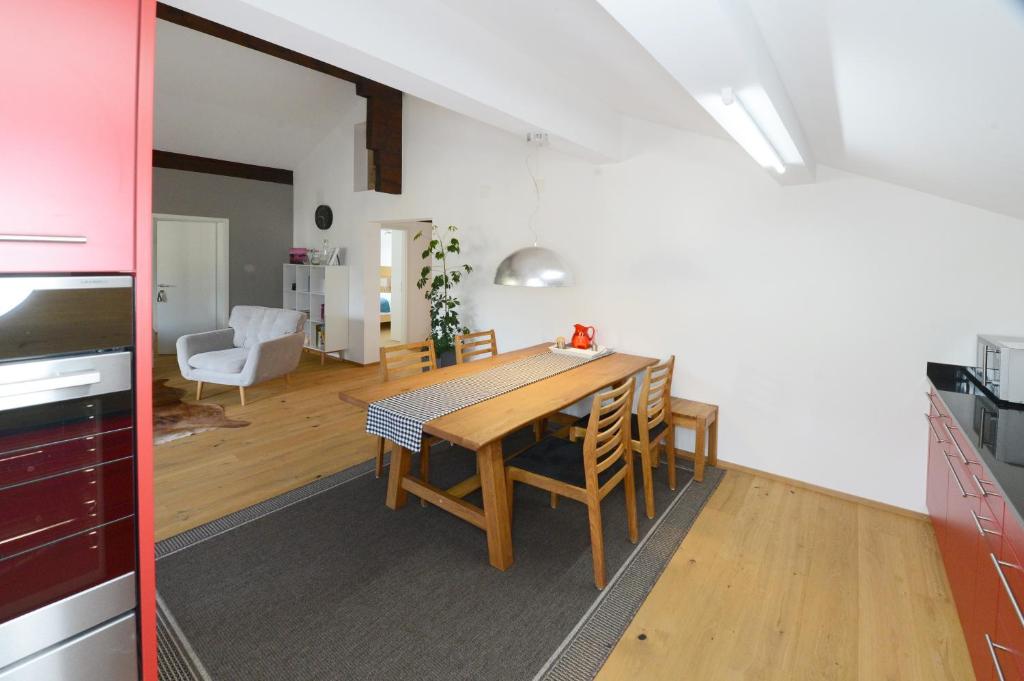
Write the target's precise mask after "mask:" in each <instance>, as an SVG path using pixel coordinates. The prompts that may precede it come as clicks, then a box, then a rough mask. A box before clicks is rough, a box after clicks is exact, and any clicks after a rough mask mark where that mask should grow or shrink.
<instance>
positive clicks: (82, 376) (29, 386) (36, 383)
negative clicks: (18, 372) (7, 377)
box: [0, 369, 103, 397]
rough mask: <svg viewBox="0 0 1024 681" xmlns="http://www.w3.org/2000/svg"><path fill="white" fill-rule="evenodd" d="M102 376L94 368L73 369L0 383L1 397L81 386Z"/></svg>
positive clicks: (96, 380)
mask: <svg viewBox="0 0 1024 681" xmlns="http://www.w3.org/2000/svg"><path fill="white" fill-rule="evenodd" d="M102 378H103V377H102V376H101V375H100V372H98V371H96V370H94V369H87V370H85V371H72V372H69V373H66V374H58V375H56V376H48V377H46V378H36V379H32V380H31V381H14V382H11V383H0V397H15V396H17V395H28V394H30V393H39V392H43V391H46V390H63V389H66V388H80V387H82V386H86V385H94V384H96V383H99V382H100V381H101V380H102Z"/></svg>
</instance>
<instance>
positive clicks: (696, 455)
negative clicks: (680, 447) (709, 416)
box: [693, 419, 708, 482]
mask: <svg viewBox="0 0 1024 681" xmlns="http://www.w3.org/2000/svg"><path fill="white" fill-rule="evenodd" d="M707 431H708V424H707V423H705V422H704V419H697V445H696V446H695V447H694V448H693V479H694V480H696V481H697V482H704V453H705V449H706V444H705V436H706V434H707Z"/></svg>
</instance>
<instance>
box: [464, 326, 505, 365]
mask: <svg viewBox="0 0 1024 681" xmlns="http://www.w3.org/2000/svg"><path fill="white" fill-rule="evenodd" d="M496 354H498V339H497V337H496V336H495V334H494V329H491V330H490V331H477V332H476V333H467V334H463V335H461V336H456V337H455V363H456V364H462V363H463V362H468V361H469V360H470V359H472V358H474V357H482V356H484V355H487V356H489V357H493V356H494V355H496Z"/></svg>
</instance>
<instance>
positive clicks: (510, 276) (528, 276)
mask: <svg viewBox="0 0 1024 681" xmlns="http://www.w3.org/2000/svg"><path fill="white" fill-rule="evenodd" d="M547 141H548V136H547V133H530V134H528V135H527V136H526V142H527V144H529V145H530V146H531V147H541V146H546V145H547ZM531 151H532V150H531ZM531 155H532V153H531V154H528V155H527V157H526V170H527V172H529V173H530V179H531V180H533V190H534V194H535V196H536V200H537V203H536V206H535V207H534V209H533V213H532V214H531V215H530V222H529V224H530V229H531V230H532V231H533V235H534V239H535V240H534V242H533V245H532V246H527V247H526V248H520V249H519V250H517V251H513V252H512V253H511V254H510V255H509V256H508V257H506V258H505V259H504V260H502V261H501V264H499V265H498V269H497V271H496V272H495V273H494V283H495V284H498V285H500V286H529V287H532V288H549V287H556V286H572V285H573V283H574V281H573V277H572V272H570V271H569V268H568V267H566V266H565V263H564V262H563V261H562V257H561V256H560V255H558V254H557V253H555V252H554V251H552V250H551V249H550V248H544V247H543V246H538V245H537V241H536V237H537V230H536V229H534V227H533V220H534V218H535V217H536V216H537V211H538V210H539V209H540V186H539V185H538V183H537V178H536V176H535V175H534V173H533V169H532V168H531V167H530V156H531Z"/></svg>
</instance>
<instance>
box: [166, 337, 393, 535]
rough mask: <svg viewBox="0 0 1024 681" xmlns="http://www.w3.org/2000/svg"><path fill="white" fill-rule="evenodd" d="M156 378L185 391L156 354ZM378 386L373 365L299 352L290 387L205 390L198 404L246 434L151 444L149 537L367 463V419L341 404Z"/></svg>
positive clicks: (272, 384)
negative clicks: (220, 411) (347, 392)
mask: <svg viewBox="0 0 1024 681" xmlns="http://www.w3.org/2000/svg"><path fill="white" fill-rule="evenodd" d="M154 375H155V377H156V378H166V379H168V385H171V386H174V387H179V388H187V389H188V390H189V395H188V398H190V399H191V398H193V397H195V383H194V382H189V381H185V380H184V379H182V378H181V374H180V373H179V372H178V365H177V362H176V361H175V359H174V357H172V356H169V355H159V356H157V358H156V362H155V366H154ZM378 380H380V370H379V368H378V367H376V366H369V367H360V366H355V365H352V364H346V363H342V362H338V361H335V360H330V359H329V360H327V362H326V365H325V366H323V367H321V366H320V360H319V356H318V355H311V354H304V356H303V360H302V362H301V363H300V365H299V369H298V370H297V371H296V372H295V373H293V374H292V377H291V386H290V387H287V386H285V383H284V380H283V379H278V380H274V381H268V382H267V383H261V384H258V385H255V386H253V387H251V388H247V389H246V391H245V392H246V394H245V396H246V402H247V403H248V404H246V406H244V407H243V406H241V405H240V404H239V401H238V389H237V388H232V387H229V386H219V385H207V386H204V388H203V402H204V403H208V404H209V403H216V404H220V405H223V406H224V407H225V408H226V409H227V415H228V416H229V417H230V418H233V419H242V420H244V421H249V422H250V425H249V426H246V427H245V428H220V429H217V430H212V431H208V432H205V433H198V434H196V435H192V436H190V437H186V438H182V439H180V440H174V441H171V442H168V443H166V444H162V445H159V446H158V447H156V451H155V456H154V488H155V505H156V508H155V525H156V539H157V541H160V540H161V539H166V538H167V537H171V536H173V535H175V534H178V533H180V532H184V531H185V530H188V529H191V528H193V527H196V526H197V525H202V524H203V523H207V522H209V521H211V520H216V519H217V518H220V517H222V516H225V515H227V514H229V513H232V512H234V511H238V510H240V509H243V508H246V507H248V506H252V505H253V504H256V503H259V502H260V501H263V500H265V499H269V498H271V497H275V496H277V495H279V494H283V493H284V492H287V491H289V490H292V489H295V488H296V487H301V486H303V485H306V484H308V483H310V482H313V481H314V480H316V479H317V478H320V477H323V476H326V475H330V474H332V473H337V472H338V471H341V470H344V469H346V468H348V467H350V466H352V465H354V464H357V463H359V462H360V461H365V460H367V459H369V458H372V457H373V455H374V453H375V451H376V450H375V447H376V444H375V442H376V441H375V439H374V438H373V437H372V436H370V435H367V434H366V432H365V431H364V429H363V426H364V423H365V418H366V416H365V413H364V412H363V411H362V410H360V409H356V408H355V407H351V406H348V405H346V404H344V403H342V402H341V401H340V400H339V399H338V392H339V391H341V390H343V389H345V388H352V387H356V386H360V385H365V384H366V383H368V382H375V381H378Z"/></svg>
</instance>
